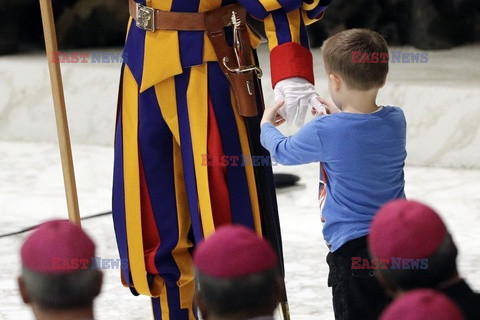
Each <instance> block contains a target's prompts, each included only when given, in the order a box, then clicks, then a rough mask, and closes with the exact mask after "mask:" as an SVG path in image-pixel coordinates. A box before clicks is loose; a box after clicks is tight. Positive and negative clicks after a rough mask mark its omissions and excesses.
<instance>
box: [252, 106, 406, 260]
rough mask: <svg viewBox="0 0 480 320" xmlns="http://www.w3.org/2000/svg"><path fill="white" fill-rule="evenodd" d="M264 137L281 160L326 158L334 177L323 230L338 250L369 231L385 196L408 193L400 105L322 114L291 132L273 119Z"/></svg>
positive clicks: (330, 176)
mask: <svg viewBox="0 0 480 320" xmlns="http://www.w3.org/2000/svg"><path fill="white" fill-rule="evenodd" d="M260 141H261V143H262V145H263V146H264V147H265V148H266V149H267V150H268V151H269V152H270V154H271V156H272V157H273V158H274V159H275V160H276V161H278V162H279V163H281V164H284V165H297V164H304V163H310V162H322V163H323V166H324V169H325V172H326V174H327V177H328V183H327V197H326V199H325V205H324V208H323V211H322V216H323V217H324V218H325V224H324V226H323V235H324V238H325V240H326V241H327V243H328V244H329V245H330V250H331V251H332V252H334V251H336V250H337V249H338V248H340V247H341V246H342V245H343V244H344V243H346V242H347V241H349V240H353V239H356V238H359V237H362V236H365V235H367V234H368V230H369V227H370V222H371V221H372V219H373V216H374V215H375V213H376V211H377V210H378V209H379V208H380V207H381V206H382V205H383V204H384V203H385V202H387V201H389V200H392V199H396V198H402V197H405V194H404V185H405V180H404V174H403V167H404V164H405V158H406V156H407V152H406V150H405V144H406V121H405V116H404V114H403V111H402V110H401V109H400V108H398V107H383V108H382V109H381V110H379V111H377V112H374V113H369V114H357V113H348V112H340V113H335V114H332V115H327V116H319V117H316V118H315V119H314V120H312V121H310V122H309V123H307V124H306V125H305V126H304V127H303V128H301V129H300V131H299V132H297V133H296V134H295V135H293V136H291V137H285V136H284V135H282V134H281V133H280V131H278V130H277V129H276V128H275V127H274V126H273V125H272V124H270V123H267V124H264V125H263V126H262V130H261V135H260Z"/></svg>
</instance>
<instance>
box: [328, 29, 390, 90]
mask: <svg viewBox="0 0 480 320" xmlns="http://www.w3.org/2000/svg"><path fill="white" fill-rule="evenodd" d="M322 57H323V62H324V64H325V69H326V70H325V71H326V72H327V74H330V73H336V74H338V75H339V76H340V77H341V78H342V79H343V80H344V81H345V82H346V84H347V86H348V87H349V88H351V89H356V90H369V89H373V88H380V87H382V86H383V85H384V83H385V80H386V77H387V73H388V47H387V42H386V41H385V39H384V38H383V37H382V36H381V35H380V34H379V33H378V32H375V31H372V30H368V29H350V30H345V31H342V32H340V33H337V34H336V35H334V36H331V37H330V38H328V39H327V40H325V42H324V43H323V45H322Z"/></svg>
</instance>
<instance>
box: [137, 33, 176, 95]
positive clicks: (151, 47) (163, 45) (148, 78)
mask: <svg viewBox="0 0 480 320" xmlns="http://www.w3.org/2000/svg"><path fill="white" fill-rule="evenodd" d="M144 52H145V54H144V63H143V76H142V84H141V86H140V92H143V91H145V90H146V89H148V88H150V87H151V86H153V85H155V84H156V83H158V82H160V81H162V80H164V79H167V78H170V77H173V76H174V75H177V74H180V73H182V72H183V70H182V63H181V61H180V49H179V42H178V32H177V31H172V30H157V31H155V32H146V35H145V51H144Z"/></svg>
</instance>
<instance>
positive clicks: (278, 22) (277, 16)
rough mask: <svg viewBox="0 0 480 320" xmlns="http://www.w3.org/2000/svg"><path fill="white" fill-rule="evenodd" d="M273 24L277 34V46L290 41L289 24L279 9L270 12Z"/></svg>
mask: <svg viewBox="0 0 480 320" xmlns="http://www.w3.org/2000/svg"><path fill="white" fill-rule="evenodd" d="M272 17H273V23H274V24H275V30H276V34H277V40H278V45H281V44H284V43H286V42H291V41H292V35H291V34H290V24H289V22H288V18H287V14H286V13H285V12H284V11H283V10H281V9H279V10H275V11H273V12H272Z"/></svg>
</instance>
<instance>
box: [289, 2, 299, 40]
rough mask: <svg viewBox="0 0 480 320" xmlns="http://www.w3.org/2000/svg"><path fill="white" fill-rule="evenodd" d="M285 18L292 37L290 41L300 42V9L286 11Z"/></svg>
mask: <svg viewBox="0 0 480 320" xmlns="http://www.w3.org/2000/svg"><path fill="white" fill-rule="evenodd" d="M287 19H288V21H289V26H290V36H291V37H292V42H295V43H300V22H301V15H300V10H293V11H290V12H289V13H287Z"/></svg>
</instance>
